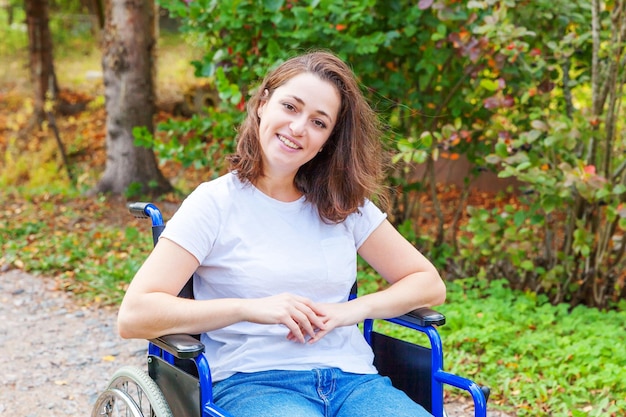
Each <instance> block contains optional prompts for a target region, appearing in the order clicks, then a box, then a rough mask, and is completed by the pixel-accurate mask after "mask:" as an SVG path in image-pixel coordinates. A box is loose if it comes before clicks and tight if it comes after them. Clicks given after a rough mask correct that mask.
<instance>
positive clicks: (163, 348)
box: [128, 203, 489, 417]
mask: <svg viewBox="0 0 626 417" xmlns="http://www.w3.org/2000/svg"><path fill="white" fill-rule="evenodd" d="M128 208H129V211H130V212H131V213H132V214H133V215H134V216H135V217H139V218H150V219H151V220H152V237H153V242H154V244H156V242H157V240H158V237H159V235H160V234H161V232H162V231H163V229H164V228H165V225H164V222H163V217H162V214H161V211H160V210H159V209H158V208H157V207H156V206H155V205H153V204H150V203H132V204H129V206H128ZM190 282H191V281H190ZM355 290H356V287H355ZM355 290H354V291H353V294H354V295H353V296H356V291H355ZM184 291H187V292H189V291H190V290H189V288H186V289H183V292H184ZM179 296H183V297H187V298H191V297H192V295H191V294H189V293H187V294H181V295H179ZM386 321H388V322H391V323H394V324H397V325H400V326H404V327H407V328H410V329H413V330H417V331H419V332H422V333H424V334H425V335H426V336H427V337H428V340H429V342H430V348H426V347H423V346H419V345H415V344H412V343H408V342H405V341H402V340H399V339H395V338H392V337H389V336H386V335H384V334H381V333H377V332H375V331H374V330H373V327H374V321H373V320H371V319H367V320H365V322H364V323H363V335H364V337H365V339H366V341H367V342H368V343H369V344H370V345H371V346H372V348H373V349H374V351H375V357H376V359H375V361H374V364H375V365H376V367H377V369H378V370H379V373H380V374H381V375H386V376H389V377H390V378H391V380H392V383H393V385H394V386H396V387H397V388H400V389H403V390H404V391H405V392H406V393H407V395H409V396H410V397H411V398H413V399H414V400H416V401H417V402H419V403H420V404H422V405H423V406H424V407H425V408H426V409H427V410H428V411H430V412H431V413H432V414H433V416H435V417H444V409H443V393H444V385H450V386H452V387H456V388H459V389H462V390H464V391H467V392H469V394H470V395H471V396H472V399H473V401H474V415H475V417H487V398H488V395H489V389H488V388H486V387H481V386H479V385H477V384H476V383H475V382H474V381H472V380H469V379H467V378H463V377H460V376H457V375H454V374H451V373H448V372H445V371H444V370H443V348H442V343H441V337H440V336H439V333H438V332H437V329H436V326H440V325H443V324H445V317H444V316H443V315H441V314H440V313H438V312H436V311H434V310H431V309H427V308H424V309H418V310H415V311H413V312H410V313H408V314H405V315H403V316H400V317H396V318H392V319H388V320H386ZM376 348H378V351H377V349H376ZM203 352H204V345H203V344H202V343H201V342H200V341H199V340H198V338H197V337H196V336H192V335H168V336H163V337H159V338H157V339H153V340H150V341H149V346H148V368H149V374H150V376H151V377H152V379H154V380H155V382H156V383H157V385H159V387H160V389H161V391H162V392H163V394H164V396H165V397H166V400H167V402H168V405H169V406H170V408H171V410H172V412H173V414H174V415H175V416H176V417H187V416H189V417H200V416H202V417H206V416H213V417H229V416H230V414H228V412H226V411H225V410H222V409H221V408H220V407H218V406H217V405H215V404H214V402H213V394H212V380H211V370H210V366H209V362H208V361H207V359H206V357H205V356H204V354H203ZM407 357H408V358H407ZM379 358H380V359H379ZM400 358H405V360H404V361H400V362H402V363H399V359H400ZM419 358H421V359H419ZM190 361H191V362H193V364H194V367H195V369H193V367H192V368H191V371H189V370H187V371H185V370H181V364H183V365H184V364H185V363H186V364H187V365H189V362H190ZM182 367H184V366H182ZM187 367H188V368H189V366H187ZM425 371H426V372H429V373H430V381H421V384H422V385H421V386H417V385H415V384H416V381H418V382H419V378H418V377H417V373H418V372H420V373H424V372H425ZM428 383H430V387H428V386H427V385H424V384H428ZM429 389H430V398H423V397H421V398H416V397H415V396H414V395H417V396H418V397H419V396H420V395H421V394H420V392H427V391H428V390H429ZM198 392H199V393H198Z"/></svg>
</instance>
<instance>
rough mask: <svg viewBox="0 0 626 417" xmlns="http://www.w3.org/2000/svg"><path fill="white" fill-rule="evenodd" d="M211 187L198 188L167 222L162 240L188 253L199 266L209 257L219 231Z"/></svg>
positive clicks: (205, 184)
mask: <svg viewBox="0 0 626 417" xmlns="http://www.w3.org/2000/svg"><path fill="white" fill-rule="evenodd" d="M214 194H215V192H214V187H212V186H211V183H203V184H201V185H199V186H198V188H196V189H195V190H194V191H193V192H192V193H191V194H189V196H187V198H186V199H185V200H184V201H183V203H182V205H181V206H180V208H179V209H178V210H177V211H176V213H174V215H173V216H172V218H171V219H170V220H169V221H168V222H167V224H166V226H165V230H163V233H162V234H161V237H162V238H166V239H168V240H171V241H172V242H174V243H176V244H178V245H180V246H181V247H182V248H184V249H185V250H187V251H188V252H190V253H191V254H192V255H193V256H194V257H195V258H196V259H197V260H198V262H199V263H202V262H203V260H204V259H205V258H206V257H207V256H208V255H209V253H210V252H211V249H212V247H213V244H214V242H215V238H216V236H217V234H218V231H219V225H220V219H219V216H220V210H218V208H217V207H216V204H215V201H216V197H217V196H215V195H214Z"/></svg>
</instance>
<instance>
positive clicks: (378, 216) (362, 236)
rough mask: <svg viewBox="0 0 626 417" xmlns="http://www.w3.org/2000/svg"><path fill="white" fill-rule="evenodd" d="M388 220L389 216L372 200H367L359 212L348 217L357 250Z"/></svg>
mask: <svg viewBox="0 0 626 417" xmlns="http://www.w3.org/2000/svg"><path fill="white" fill-rule="evenodd" d="M386 218H387V214H385V213H383V212H382V210H380V209H379V208H378V207H376V205H375V204H374V203H372V202H371V201H370V200H365V204H363V206H362V207H360V208H359V211H358V212H357V213H354V214H351V215H350V217H348V219H347V220H346V221H349V222H350V223H352V224H351V225H350V226H351V228H352V231H353V235H354V242H355V244H356V249H357V250H358V249H359V248H360V247H361V245H362V244H363V243H364V242H365V241H366V240H367V238H368V237H369V236H370V235H371V234H372V232H373V231H374V230H376V229H377V228H378V226H380V224H381V223H382V222H383V221H384V220H385V219H386Z"/></svg>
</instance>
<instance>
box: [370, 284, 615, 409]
mask: <svg viewBox="0 0 626 417" xmlns="http://www.w3.org/2000/svg"><path fill="white" fill-rule="evenodd" d="M361 279H363V280H365V282H366V284H365V288H364V289H363V291H364V292H369V291H373V290H376V289H377V288H379V286H380V283H379V281H378V279H377V278H376V277H375V276H374V275H372V274H369V273H367V272H361ZM447 286H448V298H447V301H446V303H445V304H444V305H442V306H439V307H438V308H437V310H438V311H440V312H442V313H443V314H445V316H446V319H447V324H446V325H445V326H443V327H441V328H440V329H439V332H440V334H441V337H442V340H443V346H444V352H445V355H446V356H445V361H446V362H445V369H446V370H447V371H450V372H452V373H455V374H458V375H462V376H466V377H469V378H470V379H473V380H475V381H476V382H477V383H479V384H481V385H487V386H489V387H490V388H491V390H492V396H491V399H490V401H489V407H490V408H499V409H502V410H504V411H507V412H509V413H514V415H517V416H520V417H522V416H527V417H531V416H532V417H538V416H553V417H570V416H572V417H582V416H589V417H596V416H597V417H600V416H603V417H605V416H615V417H616V416H623V415H625V414H626V380H624V377H623V376H624V369H626V329H625V328H624V323H625V322H626V312H624V311H622V312H616V311H609V312H602V311H599V310H597V309H592V308H587V307H584V306H579V307H576V308H574V309H573V310H571V311H570V306H569V305H565V304H561V305H557V306H553V305H551V304H549V303H547V301H546V299H545V298H543V297H537V296H535V295H534V294H531V293H524V292H518V291H513V290H511V289H509V288H507V287H506V284H505V281H504V280H503V281H500V282H492V283H491V284H489V285H487V284H485V283H482V282H479V281H476V280H473V279H468V280H459V281H453V282H448V283H447ZM378 326H379V327H382V328H384V331H386V332H387V333H390V334H393V335H395V336H398V337H401V338H403V339H405V340H413V341H415V342H419V343H424V337H423V336H422V335H421V334H417V335H416V334H415V332H414V331H412V330H408V329H403V328H399V327H397V326H395V325H391V324H386V323H381V324H378ZM448 392H450V393H452V394H453V395H458V394H459V392H458V391H457V390H456V389H449V390H448Z"/></svg>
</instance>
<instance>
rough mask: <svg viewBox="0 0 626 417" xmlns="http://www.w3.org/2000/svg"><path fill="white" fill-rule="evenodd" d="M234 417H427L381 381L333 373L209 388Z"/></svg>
mask: <svg viewBox="0 0 626 417" xmlns="http://www.w3.org/2000/svg"><path fill="white" fill-rule="evenodd" d="M213 399H214V401H215V404H217V405H218V406H220V407H221V408H223V409H224V410H226V411H228V412H229V413H231V414H232V415H233V416H234V417H248V416H255V417H279V416H280V417H283V416H289V417H363V416H376V417H384V416H389V417H426V416H431V414H429V413H428V412H426V410H424V408H422V406H420V405H418V404H417V403H415V402H413V401H412V400H411V399H410V398H409V397H407V395H406V394H405V393H404V392H402V391H400V390H398V389H396V388H394V387H393V386H392V385H391V382H390V380H389V378H386V377H382V376H380V375H377V374H374V375H360V374H351V373H346V372H343V371H341V370H340V369H336V368H324V369H313V370H311V371H265V372H255V373H249V374H245V373H238V374H235V375H233V376H231V377H230V378H227V379H225V380H222V381H219V382H217V383H215V385H214V386H213Z"/></svg>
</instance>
